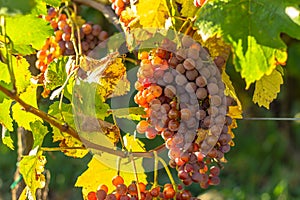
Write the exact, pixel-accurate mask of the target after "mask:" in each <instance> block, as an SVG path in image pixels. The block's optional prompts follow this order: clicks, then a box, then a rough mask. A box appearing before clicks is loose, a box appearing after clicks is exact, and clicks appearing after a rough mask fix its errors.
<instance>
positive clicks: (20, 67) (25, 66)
mask: <svg viewBox="0 0 300 200" xmlns="http://www.w3.org/2000/svg"><path fill="white" fill-rule="evenodd" d="M12 65H13V67H14V75H15V79H16V87H17V91H18V93H19V94H20V93H22V92H24V91H25V90H26V88H27V87H28V86H29V85H30V78H31V73H30V71H29V63H28V62H27V60H26V59H25V58H23V57H21V56H16V57H15V56H12Z"/></svg>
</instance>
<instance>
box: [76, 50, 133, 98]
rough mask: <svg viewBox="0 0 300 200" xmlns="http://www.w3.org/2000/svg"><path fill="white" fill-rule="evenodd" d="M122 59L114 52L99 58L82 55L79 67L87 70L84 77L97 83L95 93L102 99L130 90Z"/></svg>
mask: <svg viewBox="0 0 300 200" xmlns="http://www.w3.org/2000/svg"><path fill="white" fill-rule="evenodd" d="M122 61H123V60H122V58H116V55H115V54H114V53H112V54H110V55H108V56H107V57H105V58H103V59H101V60H95V59H92V58H89V57H82V60H81V65H80V67H81V68H82V69H84V70H85V71H88V72H87V77H85V79H86V81H87V82H89V83H93V82H94V83H98V85H99V87H98V88H97V93H98V94H99V96H100V97H101V98H103V100H104V99H107V98H111V97H116V96H121V95H124V94H126V93H127V92H128V91H129V90H130V82H129V81H128V80H127V78H126V67H125V65H124V63H123V62H122Z"/></svg>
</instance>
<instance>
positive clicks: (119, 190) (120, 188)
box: [116, 184, 127, 195]
mask: <svg viewBox="0 0 300 200" xmlns="http://www.w3.org/2000/svg"><path fill="white" fill-rule="evenodd" d="M116 192H117V194H119V195H124V194H126V193H127V186H126V185H125V184H119V185H117V187H116Z"/></svg>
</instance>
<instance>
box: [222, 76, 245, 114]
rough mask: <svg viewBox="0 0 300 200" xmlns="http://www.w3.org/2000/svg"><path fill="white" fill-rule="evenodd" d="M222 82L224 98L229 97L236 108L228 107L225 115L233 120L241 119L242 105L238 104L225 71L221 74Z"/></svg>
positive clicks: (238, 101)
mask: <svg viewBox="0 0 300 200" xmlns="http://www.w3.org/2000/svg"><path fill="white" fill-rule="evenodd" d="M222 81H223V83H224V84H225V91H224V94H225V95H226V96H230V97H232V98H233V99H234V100H235V101H236V103H237V105H236V106H230V107H229V111H228V113H227V115H229V116H230V117H232V118H234V119H241V118H243V117H242V112H243V110H242V104H241V102H240V100H239V99H238V97H237V95H236V92H235V89H234V87H233V85H232V82H231V81H230V78H229V76H228V75H227V74H226V72H225V70H224V71H223V72H222Z"/></svg>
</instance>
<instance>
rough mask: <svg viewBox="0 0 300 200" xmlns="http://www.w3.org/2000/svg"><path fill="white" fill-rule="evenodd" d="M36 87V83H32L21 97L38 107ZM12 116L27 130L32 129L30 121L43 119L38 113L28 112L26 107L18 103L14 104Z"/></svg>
mask: <svg viewBox="0 0 300 200" xmlns="http://www.w3.org/2000/svg"><path fill="white" fill-rule="evenodd" d="M36 89H37V86H36V85H31V86H29V87H27V88H26V91H25V92H23V93H22V94H21V95H20V99H22V100H23V101H24V102H25V103H28V104H29V105H31V106H32V107H35V108H37V102H36V101H37V100H36ZM12 116H13V119H14V120H15V121H16V122H17V123H18V125H19V126H22V127H24V128H25V129H27V130H31V127H30V122H35V121H42V120H41V119H40V118H39V117H37V116H36V115H34V114H32V113H30V112H26V111H25V110H24V108H23V107H22V106H21V105H20V104H18V103H17V104H15V105H13V106H12Z"/></svg>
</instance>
